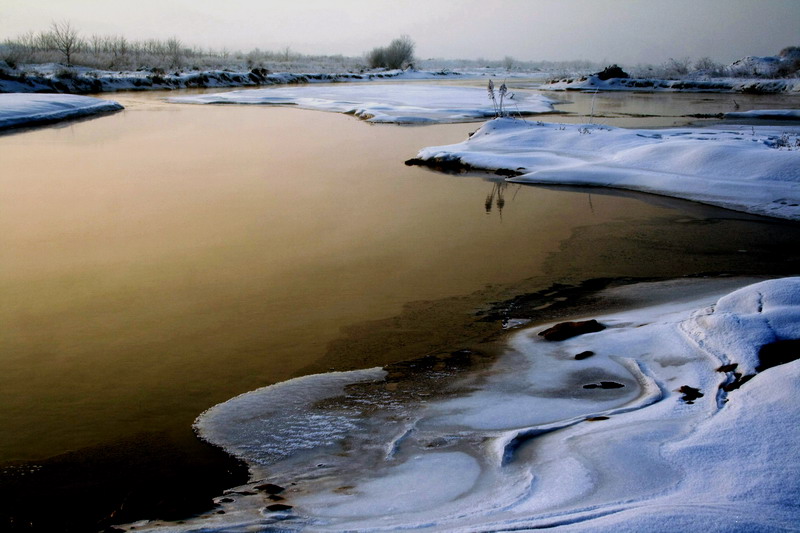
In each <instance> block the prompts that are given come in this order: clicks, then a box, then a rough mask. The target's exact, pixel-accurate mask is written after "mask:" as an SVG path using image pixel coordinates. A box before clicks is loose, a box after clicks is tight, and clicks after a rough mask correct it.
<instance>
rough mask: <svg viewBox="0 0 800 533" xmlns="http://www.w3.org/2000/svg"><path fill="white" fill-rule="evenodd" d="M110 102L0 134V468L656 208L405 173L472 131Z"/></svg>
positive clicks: (143, 417)
mask: <svg viewBox="0 0 800 533" xmlns="http://www.w3.org/2000/svg"><path fill="white" fill-rule="evenodd" d="M112 98H113V97H112ZM125 98H127V101H126V100H125ZM117 99H120V100H122V101H123V102H124V103H125V104H126V106H127V110H126V111H124V112H122V113H119V114H116V115H112V116H107V117H101V118H98V119H94V120H90V121H84V122H77V123H71V124H68V125H66V126H62V127H51V128H45V129H41V130H37V131H27V132H21V133H16V134H10V135H5V136H2V137H0V161H2V167H0V294H2V300H0V365H2V368H3V372H2V373H1V374H0V427H2V432H3V435H4V437H3V439H2V441H0V461H2V460H7V459H30V458H37V457H44V456H48V455H53V454H55V453H59V452H61V451H64V450H67V449H74V448H77V447H82V446H87V445H91V444H96V443H100V442H105V441H110V440H113V439H116V438H119V437H122V436H125V435H129V434H134V433H136V432H139V431H145V430H159V429H165V428H172V427H175V426H177V425H180V426H181V427H188V425H189V424H190V423H191V420H192V419H193V418H194V417H195V416H196V415H197V414H199V412H200V411H202V410H203V409H205V408H208V407H210V406H211V405H213V404H215V403H217V402H220V401H223V400H225V399H227V398H229V397H231V396H233V395H235V394H238V393H241V392H245V391H247V390H250V389H253V388H256V387H259V386H262V385H265V384H269V383H273V382H275V381H278V380H283V379H286V378H289V377H291V376H293V375H294V374H295V373H296V372H297V371H298V370H299V369H301V368H303V367H304V366H306V365H308V364H309V363H311V362H312V361H315V360H316V359H318V358H319V357H321V356H322V355H323V354H324V351H325V346H326V345H327V344H328V343H329V342H330V341H331V340H333V339H335V338H336V337H337V335H338V333H339V331H340V328H342V327H343V326H346V325H348V324H352V323H357V322H361V321H364V320H368V319H371V318H381V317H387V316H390V315H392V314H394V313H397V312H398V311H399V310H400V308H401V306H402V305H403V303H405V302H408V301H415V300H422V299H436V298H443V297H447V296H452V295H457V294H465V293H469V292H471V291H474V290H477V289H480V288H481V287H483V286H485V285H487V284H495V283H513V282H514V281H516V280H520V279H524V278H527V277H530V276H533V275H536V274H537V273H539V272H540V270H541V268H542V264H543V262H544V260H545V258H546V257H547V254H548V253H550V252H553V251H555V250H557V249H558V246H559V243H560V242H561V241H562V240H564V239H567V238H568V237H569V236H570V235H571V233H572V231H573V229H574V228H575V227H576V226H582V225H586V224H594V223H603V222H606V221H609V220H615V219H618V218H619V217H620V216H622V214H623V213H624V216H625V217H629V218H632V219H635V218H636V217H647V216H651V215H652V214H653V213H658V212H660V211H662V210H659V209H658V208H654V207H651V206H648V205H646V204H643V203H640V202H638V201H635V200H629V199H623V198H615V197H611V196H598V197H596V198H594V200H593V203H592V206H591V207H592V209H591V210H590V209H588V208H587V196H586V195H585V194H576V193H565V192H557V191H552V190H545V189H536V188H518V187H517V186H512V187H510V188H507V189H506V190H505V191H504V202H505V205H504V210H503V213H502V219H501V217H500V216H499V213H498V212H497V209H496V206H495V208H494V209H493V210H492V212H491V213H489V214H488V215H487V213H485V206H484V202H485V200H486V197H487V195H488V194H490V193H491V192H492V188H493V185H492V184H491V183H488V182H486V181H483V180H481V179H478V178H465V177H452V176H446V175H439V174H436V173H432V172H428V171H426V170H423V169H419V168H410V167H405V166H404V165H403V160H404V159H405V158H408V157H412V156H413V155H415V154H416V151H417V150H418V149H419V148H421V147H423V146H428V145H438V144H449V143H452V142H457V141H460V140H462V139H464V138H466V135H467V133H468V132H469V131H472V130H474V129H475V128H476V125H464V124H461V125H443V126H433V127H424V128H420V127H415V128H409V127H393V126H371V125H368V124H365V123H362V122H360V121H358V120H355V119H353V118H351V117H347V116H341V115H335V114H327V113H319V112H312V111H301V110H297V109H284V108H280V109H279V108H267V107H258V106H203V107H200V106H177V105H167V104H163V103H160V102H159V101H158V100H156V99H155V97H154V96H147V97H145V96H128V97H124V96H123V97H120V98H117Z"/></svg>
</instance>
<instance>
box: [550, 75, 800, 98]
mask: <svg viewBox="0 0 800 533" xmlns="http://www.w3.org/2000/svg"><path fill="white" fill-rule="evenodd" d="M537 88H538V89H541V90H544V91H630V92H688V93H734V94H735V93H745V94H775V93H787V94H797V93H800V79H798V78H785V79H770V78H711V79H690V78H687V79H681V80H663V79H656V78H610V79H607V80H602V79H600V78H599V77H598V76H596V75H591V76H580V77H577V78H564V79H561V80H557V81H553V82H547V83H542V84H541V85H539V86H538V87H537Z"/></svg>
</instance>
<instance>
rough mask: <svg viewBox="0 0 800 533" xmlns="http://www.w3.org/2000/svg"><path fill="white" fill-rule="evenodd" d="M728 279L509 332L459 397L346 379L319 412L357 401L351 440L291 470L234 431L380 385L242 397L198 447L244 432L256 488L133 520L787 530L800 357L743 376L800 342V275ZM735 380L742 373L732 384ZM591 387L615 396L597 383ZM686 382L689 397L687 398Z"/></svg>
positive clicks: (199, 526)
mask: <svg viewBox="0 0 800 533" xmlns="http://www.w3.org/2000/svg"><path fill="white" fill-rule="evenodd" d="M737 283H738V285H737ZM744 283H746V282H744V281H741V280H721V281H718V282H716V284H715V285H711V286H710V287H711V288H710V289H709V288H708V286H705V285H701V286H698V285H696V284H691V283H689V282H685V281H677V282H667V283H658V284H641V285H639V286H635V287H634V288H633V289H631V288H627V287H626V288H623V289H621V290H623V291H630V290H635V291H639V293H640V294H641V293H645V294H663V293H664V292H667V293H670V292H674V293H675V294H676V296H680V297H676V299H675V300H674V301H673V302H672V303H660V304H657V305H654V306H651V307H646V308H642V309H635V310H630V311H625V312H619V313H615V314H610V315H606V316H598V317H595V318H597V319H598V320H599V322H600V323H602V324H603V325H605V326H606V328H605V329H604V330H602V331H599V332H595V333H589V334H584V335H580V336H577V337H573V338H571V339H568V340H564V341H560V342H550V341H546V340H544V339H543V338H542V337H540V336H539V335H538V333H539V332H540V331H542V330H543V329H544V327H546V326H543V327H536V328H531V329H528V330H521V331H520V332H519V333H517V334H516V335H514V336H513V337H512V339H511V342H510V347H509V352H508V354H507V355H506V356H503V357H501V358H500V359H499V360H498V362H497V364H496V365H495V366H493V367H492V368H490V369H489V370H488V371H485V372H483V373H480V374H478V375H475V376H472V377H470V378H468V379H467V382H466V383H461V387H462V389H463V387H464V386H465V385H466V386H467V392H466V393H461V394H458V395H456V396H453V397H449V398H445V399H442V400H436V401H430V402H427V403H426V402H420V403H415V404H406V405H403V406H398V405H396V404H393V403H392V401H391V400H387V398H385V397H384V398H382V397H381V395H380V394H378V395H377V396H373V397H369V396H358V395H357V394H356V395H355V396H354V395H353V393H352V392H348V387H345V389H344V392H345V394H344V395H343V396H342V397H340V398H338V399H337V400H336V401H335V402H333V404H334V405H339V407H338V409H346V406H347V405H361V406H362V409H364V410H365V411H364V412H365V413H366V414H368V416H367V417H366V418H364V419H363V420H360V421H358V422H357V424H359V425H360V427H359V429H358V430H356V431H355V432H354V433H353V434H350V435H348V436H346V437H344V438H342V439H341V440H340V442H339V444H338V445H335V446H330V445H329V444H328V443H327V441H325V443H324V445H323V447H322V449H320V450H308V451H307V453H301V454H300V455H301V456H302V457H301V460H295V459H293V458H288V459H285V460H281V461H278V462H276V463H273V464H272V465H270V466H269V467H267V468H260V467H259V464H260V461H261V456H260V454H261V451H260V450H259V446H258V442H259V439H260V438H261V436H260V433H259V431H258V430H256V431H254V430H253V429H252V428H251V427H249V425H250V424H255V426H256V427H257V428H261V429H263V430H267V431H268V430H269V428H270V427H271V425H272V424H275V427H278V428H279V427H281V424H282V422H281V418H282V417H283V413H277V414H276V412H275V407H274V406H272V405H270V403H271V402H273V401H277V402H281V401H283V400H282V399H281V398H282V397H283V396H284V394H285V395H286V397H287V398H290V399H291V398H298V399H299V404H301V405H308V402H309V401H310V400H311V399H312V398H313V397H315V396H316V395H318V394H320V395H322V396H325V395H327V394H330V393H334V391H335V390H336V389H339V390H341V389H340V387H341V385H343V384H344V383H345V382H347V381H348V380H352V381H363V380H364V379H367V380H373V379H379V378H380V374H379V372H378V371H377V370H371V371H366V373H364V374H359V373H353V374H351V375H347V374H339V375H330V376H327V377H326V376H313V377H311V378H308V380H306V378H304V379H302V380H294V381H293V382H289V383H286V384H283V385H279V386H276V387H274V388H272V387H271V388H267V389H262V391H257V392H256V393H252V396H250V397H249V398H248V396H249V395H244V396H242V397H239V398H237V399H234V400H232V402H233V403H231V404H229V405H228V406H227V407H225V404H223V405H222V406H220V407H219V410H217V409H218V408H215V409H214V410H212V411H211V412H210V413H207V414H206V415H204V416H203V417H201V419H200V422H198V426H199V427H200V429H201V431H202V433H203V435H204V436H205V437H206V438H208V439H209V440H212V441H215V442H219V441H217V440H216V439H218V438H222V439H223V440H222V442H221V444H222V445H223V446H224V445H226V443H229V442H230V439H231V438H233V441H235V442H237V443H241V442H243V441H244V440H248V439H253V441H252V442H251V443H250V445H246V446H244V447H241V446H240V444H237V446H239V447H238V448H237V449H236V450H233V451H234V452H235V453H237V455H239V456H240V457H244V458H245V459H246V460H248V462H250V463H251V465H256V468H255V469H254V470H255V472H254V474H253V481H252V483H251V484H249V485H247V486H244V487H239V488H237V489H232V490H230V491H228V493H227V494H226V495H225V497H224V498H220V499H219V500H218V501H219V502H220V504H221V506H222V508H221V510H224V514H218V513H217V512H216V511H212V512H211V513H209V514H207V515H204V516H200V517H198V518H195V519H193V520H190V521H188V522H186V523H183V524H158V523H138V524H135V525H133V526H135V527H136V530H138V531H141V530H148V529H155V530H159V531H207V532H211V531H219V532H222V531H225V532H245V531H300V530H306V531H344V530H348V531H349V530H354V531H394V530H401V529H416V530H424V531H458V532H461V531H463V532H469V531H476V532H477V531H506V530H526V529H536V528H551V529H555V530H557V531H598V532H600V531H609V530H611V529H612V528H613V529H614V530H621V531H777V530H796V527H797V524H798V523H800V508H798V506H797V499H798V497H800V461H798V460H797V459H798V457H797V447H796V445H797V442H798V439H800V426H799V425H798V424H797V423H796V422H797V419H798V416H800V404H799V403H798V402H797V401H796V398H797V395H798V393H800V361H794V362H788V363H785V364H781V365H779V366H774V367H772V368H768V369H762V370H761V371H760V372H756V371H755V367H756V366H757V365H758V358H759V355H758V354H759V349H760V348H761V346H763V345H764V344H765V343H773V342H776V341H786V340H791V339H800V278H786V279H782V280H770V281H765V282H760V283H756V284H753V285H750V286H747V287H744V288H741V289H738V290H734V291H733V292H729V291H730V290H731V289H732V288H734V287H737V286H741V284H744ZM615 290H617V289H615ZM720 291H722V292H720ZM726 293H728V294H726ZM687 294H689V295H693V296H692V297H691V298H687V297H686V295H687ZM588 351H591V352H592V355H591V356H588V357H586V356H585V355H586V352H588ZM577 354H584V356H582V357H580V358H576V357H575V356H576V355H577ZM734 363H735V364H737V367H735V368H732V366H731V365H733V364H734ZM737 374H738V377H737ZM742 376H752V377H751V378H750V379H749V380H748V381H746V382H743V383H740V385H741V386H740V388H731V387H729V385H730V384H731V383H732V382H733V381H735V380H739V381H742V380H741V379H740V378H741V377H742ZM604 382H605V383H615V384H616V385H614V386H613V387H611V388H604V387H597V386H596V385H598V384H600V383H604ZM620 385H621V386H620ZM587 386H588V387H587ZM689 387H691V388H693V389H696V390H697V392H698V393H699V394H694V395H689V394H686V393H687V392H691V391H692V390H693V389H689ZM270 390H271V391H272V392H270ZM279 391H280V392H281V393H280V394H279V393H278V392H279ZM273 392H274V394H273ZM290 399H289V400H286V402H287V403H286V404H285V405H286V407H287V408H288V409H289V410H290V413H291V410H292V409H293V408H292V407H291V403H292V402H291V400H290ZM265 402H266V403H265ZM317 403H318V402H317ZM215 411H216V414H214V412H215ZM212 414H213V416H211V415H212ZM234 419H235V420H234ZM313 425H314V424H311V427H313ZM313 431H315V430H313V429H312V432H313ZM233 435H239V436H234V437H232V436H233ZM335 438H339V436H338V435H337V436H335ZM229 449H230V448H229ZM264 481H269V482H270V483H277V484H279V485H281V486H282V487H285V488H286V490H285V491H283V492H281V493H280V498H281V499H282V501H281V504H282V506H277V507H276V506H275V505H274V498H271V497H267V494H265V493H263V492H259V489H258V487H259V483H264ZM127 527H128V528H129V529H130V527H131V526H127Z"/></svg>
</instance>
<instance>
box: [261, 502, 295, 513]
mask: <svg viewBox="0 0 800 533" xmlns="http://www.w3.org/2000/svg"><path fill="white" fill-rule="evenodd" d="M291 508H292V506H291V505H286V504H283V503H273V504H272V505H267V511H269V512H271V513H277V512H279V511H288V510H289V509H291Z"/></svg>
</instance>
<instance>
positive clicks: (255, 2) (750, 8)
mask: <svg viewBox="0 0 800 533" xmlns="http://www.w3.org/2000/svg"><path fill="white" fill-rule="evenodd" d="M54 20H69V21H71V22H72V23H73V25H74V26H75V27H77V28H78V29H79V30H80V32H81V34H82V35H84V36H88V35H91V34H93V33H98V34H122V35H125V36H126V37H128V38H130V39H145V38H167V37H172V36H176V37H178V38H179V39H181V40H182V41H183V42H184V43H186V44H191V45H198V46H202V47H212V48H216V49H222V48H227V49H228V50H249V49H252V48H256V47H258V48H261V49H282V48H284V47H286V46H288V47H290V48H291V49H292V50H293V51H296V52H301V53H306V54H344V55H361V54H362V53H364V52H365V51H367V50H369V49H370V48H372V47H374V46H380V45H384V44H388V42H389V41H390V40H391V39H392V38H394V37H398V36H400V35H402V34H408V35H409V36H410V37H411V38H412V39H413V40H414V41H415V42H416V43H417V56H419V57H421V58H430V57H441V58H451V59H456V58H467V59H473V58H478V57H481V58H486V59H499V58H502V57H504V56H507V55H508V56H512V57H514V58H516V59H520V60H554V61H560V60H572V59H588V60H592V61H598V62H600V61H602V62H617V63H622V64H636V63H660V62H663V61H665V60H666V59H668V58H670V57H675V58H682V57H687V56H688V57H693V58H698V57H704V56H709V57H711V58H713V59H715V60H717V61H721V62H726V63H727V62H730V61H733V60H735V59H739V58H741V57H744V56H746V55H774V54H775V53H776V52H778V51H779V50H780V49H781V48H783V47H785V46H790V45H797V46H800V0H288V1H287V0H280V1H273V0H125V1H121V0H0V40H2V39H5V38H8V37H14V36H17V35H20V34H22V33H25V32H27V31H30V30H33V31H39V30H43V29H46V28H47V27H48V26H49V25H50V23H51V21H54Z"/></svg>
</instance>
